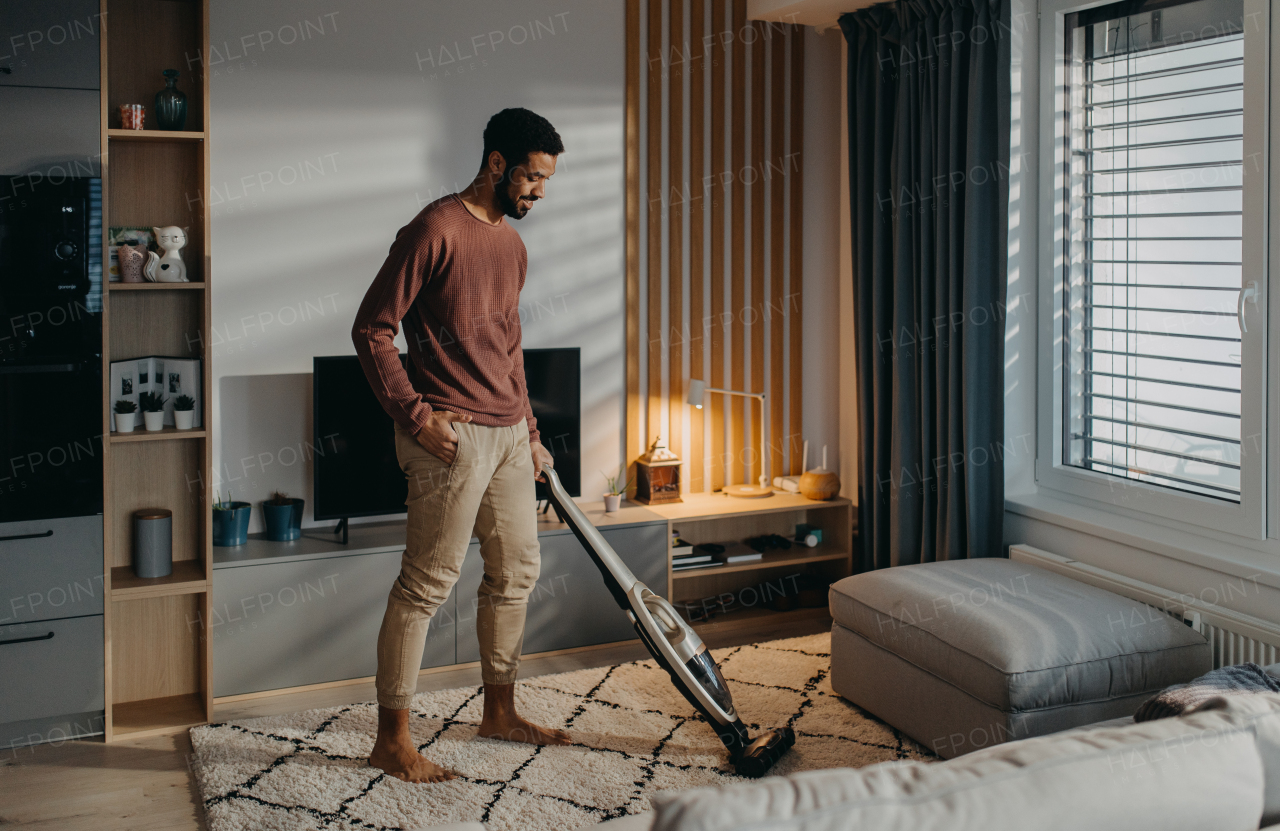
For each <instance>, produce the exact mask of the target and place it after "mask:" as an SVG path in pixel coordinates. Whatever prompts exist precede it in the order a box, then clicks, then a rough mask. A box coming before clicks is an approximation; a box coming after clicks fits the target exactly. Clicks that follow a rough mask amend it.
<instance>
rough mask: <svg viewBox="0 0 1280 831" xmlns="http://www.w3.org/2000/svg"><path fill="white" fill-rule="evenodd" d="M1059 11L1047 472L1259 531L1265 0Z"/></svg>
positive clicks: (1051, 93) (1052, 30)
mask: <svg viewBox="0 0 1280 831" xmlns="http://www.w3.org/2000/svg"><path fill="white" fill-rule="evenodd" d="M1046 5H1047V6H1051V7H1053V9H1054V10H1055V11H1050V9H1049V8H1046V9H1045V11H1050V13H1049V14H1047V15H1045V17H1047V18H1049V21H1050V25H1048V26H1044V25H1043V24H1042V30H1041V49H1042V50H1044V51H1045V52H1047V53H1048V54H1049V55H1052V56H1053V61H1054V65H1055V71H1054V72H1053V73H1052V74H1051V75H1050V77H1049V78H1047V79H1046V83H1047V86H1046V87H1044V89H1045V92H1046V93H1047V94H1046V96H1045V99H1044V100H1045V101H1046V103H1047V104H1049V107H1050V109H1049V110H1047V112H1046V118H1047V119H1048V120H1047V121H1045V122H1042V123H1044V124H1045V125H1046V126H1048V125H1050V124H1052V125H1053V132H1052V133H1050V134H1049V138H1051V139H1052V140H1051V141H1048V142H1042V144H1041V147H1042V156H1041V158H1042V160H1043V161H1042V164H1043V165H1044V166H1043V167H1042V178H1041V181H1042V182H1043V183H1045V184H1044V186H1043V189H1042V191H1041V193H1042V194H1043V195H1044V197H1045V198H1046V201H1045V202H1043V203H1042V204H1043V205H1044V208H1043V213H1042V217H1043V221H1044V222H1045V223H1046V224H1043V225H1042V226H1041V228H1042V231H1041V234H1042V237H1041V238H1042V240H1043V241H1044V242H1043V244H1044V245H1045V246H1047V247H1046V248H1042V251H1044V252H1045V256H1046V257H1047V258H1048V259H1047V260H1045V262H1046V264H1049V263H1051V264H1052V271H1051V272H1049V273H1048V274H1051V275H1052V277H1053V282H1052V284H1051V286H1052V292H1053V298H1054V302H1053V304H1052V307H1051V308H1048V307H1042V308H1043V309H1044V310H1045V314H1048V315H1052V317H1051V319H1048V320H1045V321H1043V322H1042V332H1046V333H1048V336H1047V337H1048V339H1047V340H1046V341H1043V342H1044V343H1045V345H1046V347H1047V352H1046V353H1042V354H1044V355H1045V357H1046V359H1047V361H1048V364H1047V365H1042V378H1051V381H1045V382H1044V383H1048V384H1049V386H1048V387H1044V388H1042V389H1043V390H1044V392H1043V395H1044V396H1046V397H1045V398H1044V399H1042V400H1044V401H1045V403H1046V404H1051V406H1049V407H1047V408H1046V409H1045V410H1042V411H1041V412H1042V413H1043V414H1044V417H1045V418H1046V419H1048V421H1046V422H1044V423H1043V424H1042V426H1041V431H1042V432H1041V436H1042V441H1044V442H1047V444H1044V445H1043V446H1042V451H1041V458H1042V459H1043V458H1045V455H1046V453H1045V451H1048V452H1049V453H1051V458H1052V459H1053V464H1052V466H1051V467H1050V468H1049V469H1048V470H1047V471H1046V470H1045V469H1043V468H1041V469H1039V472H1038V473H1037V478H1038V480H1039V481H1040V482H1042V483H1043V484H1045V485H1047V486H1049V487H1051V488H1057V489H1060V490H1065V491H1068V492H1073V493H1076V494H1078V495H1081V496H1087V497H1090V498H1094V499H1098V500H1101V501H1106V502H1108V503H1111V504H1121V503H1122V504H1123V505H1124V507H1126V508H1127V509H1132V510H1135V511H1139V512H1146V513H1155V514H1161V515H1163V516H1165V517H1168V518H1171V519H1176V520H1180V521H1182V522H1185V523H1188V524H1194V525H1200V526H1208V527H1216V528H1218V529H1220V530H1224V531H1229V532H1231V533H1235V534H1243V535H1246V536H1250V537H1255V538H1260V537H1262V536H1263V535H1264V533H1265V526H1264V516H1263V514H1264V495H1265V488H1264V484H1265V475H1266V465H1265V457H1266V450H1267V447H1266V441H1265V429H1264V428H1265V421H1266V395H1267V393H1266V389H1267V383H1266V381H1267V360H1266V349H1267V345H1266V337H1265V336H1266V326H1267V322H1266V307H1265V302H1264V300H1265V291H1266V238H1267V223H1266V205H1267V153H1266V150H1267V138H1268V132H1267V110H1268V105H1267V94H1268V93H1267V85H1266V79H1267V77H1268V74H1269V69H1268V58H1269V50H1270V44H1269V42H1268V31H1269V25H1270V24H1269V5H1268V4H1267V3H1266V2H1265V0H1191V2H1182V3H1178V2H1172V3H1171V2H1168V0H1127V1H1126V2H1122V3H1114V4H1112V5H1109V6H1101V7H1094V8H1089V9H1080V8H1079V3H1078V1H1077V2H1076V3H1075V4H1074V6H1075V7H1074V8H1073V5H1072V0H1046ZM1055 12H1056V13H1055ZM1049 102H1052V103H1049ZM1048 274H1047V276H1048ZM1045 324H1047V325H1045ZM1046 428H1048V429H1046Z"/></svg>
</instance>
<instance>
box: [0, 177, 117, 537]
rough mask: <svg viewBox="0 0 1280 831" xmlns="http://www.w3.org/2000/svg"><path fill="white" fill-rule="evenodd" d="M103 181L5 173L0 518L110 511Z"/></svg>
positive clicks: (0, 199) (0, 262) (0, 255)
mask: <svg viewBox="0 0 1280 831" xmlns="http://www.w3.org/2000/svg"><path fill="white" fill-rule="evenodd" d="M101 240H102V182H101V180H100V179H89V178H61V179H57V180H54V179H49V178H45V177H42V176H40V175H39V174H32V175H31V176H0V522H10V521H14V520H23V519H50V518H54V517H63V516H84V515H87V514H96V513H101V512H102V441H103V437H102V416H103V409H102V407H103V403H102V245H101Z"/></svg>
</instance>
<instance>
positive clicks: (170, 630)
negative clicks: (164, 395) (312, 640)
mask: <svg viewBox="0 0 1280 831" xmlns="http://www.w3.org/2000/svg"><path fill="white" fill-rule="evenodd" d="M100 11H101V18H100V20H101V26H102V37H101V42H102V58H101V60H102V99H101V102H102V107H101V131H102V132H101V136H102V150H103V155H102V178H103V208H104V211H103V212H104V219H103V223H102V224H103V248H104V252H103V253H104V257H105V254H106V250H105V249H106V235H107V231H108V228H110V227H112V226H121V225H141V226H164V225H178V226H182V227H185V228H186V229H187V246H186V248H184V249H183V252H182V254H183V260H184V262H185V263H186V266H187V276H188V279H190V280H191V281H192V282H189V283H108V284H107V291H106V292H104V297H103V307H104V309H103V367H102V370H103V372H102V375H103V384H104V390H103V392H104V395H103V401H104V403H105V405H106V406H105V408H104V412H103V434H104V435H107V436H108V441H107V442H105V446H104V454H103V455H104V459H103V462H104V476H105V498H104V505H103V525H104V534H105V540H104V551H105V556H104V563H103V566H104V572H105V575H106V591H107V595H106V596H107V599H108V601H109V602H108V603H107V604H106V620H105V627H106V639H105V642H106V643H105V662H106V678H105V682H106V740H107V741H111V740H112V739H114V738H120V737H122V736H129V737H140V736H146V735H153V734H159V733H166V732H172V731H177V730H182V729H184V728H186V727H189V726H190V725H193V724H199V723H202V722H204V721H206V720H208V717H209V714H210V712H211V711H212V706H213V698H212V694H213V685H212V683H211V679H210V674H211V670H212V652H211V650H210V648H209V603H210V595H211V587H212V584H213V572H212V566H213V558H212V555H211V551H212V542H213V540H212V528H211V524H210V510H211V507H212V505H211V499H210V489H209V486H208V483H209V482H210V476H211V470H212V448H211V445H210V437H209V433H208V431H207V429H202V428H197V429H194V430H175V429H173V428H166V429H165V430H162V431H159V432H155V433H148V432H146V431H137V432H134V433H113V432H110V430H111V415H110V407H111V404H112V403H113V402H114V400H115V397H114V396H113V395H112V392H113V391H112V390H111V389H110V388H109V387H110V363H111V362H112V361H118V360H127V359H130V358H137V357H142V356H146V355H172V356H181V357H199V358H201V359H202V371H201V378H202V384H203V395H202V401H203V406H204V408H205V409H204V412H203V413H201V423H202V424H205V425H207V424H208V423H209V409H208V408H209V401H210V399H211V397H212V396H211V392H212V384H211V381H210V379H211V377H212V372H211V370H212V366H211V352H210V347H209V338H208V336H207V333H208V332H209V331H210V328H211V327H210V311H211V303H210V282H209V281H210V279H211V270H210V257H209V250H210V243H209V216H208V213H207V211H205V209H204V200H203V199H202V198H201V196H202V195H203V194H205V193H207V192H208V185H209V132H208V129H209V88H208V77H207V74H206V73H205V71H204V66H203V65H202V64H200V63H198V62H194V61H192V60H190V58H191V56H198V55H207V54H209V5H208V0H100ZM165 69H177V70H179V72H180V73H181V75H180V76H179V79H178V88H179V89H180V90H182V91H183V92H184V93H186V95H187V124H186V127H187V129H186V130H183V131H181V132H166V131H162V130H159V129H157V125H156V123H155V113H154V106H153V99H154V97H155V93H156V92H157V91H158V90H160V89H161V88H162V87H163V86H164V78H163V77H162V75H161V72H162V71H163V70H165ZM138 103H140V104H144V105H146V108H147V121H146V124H145V127H146V129H144V130H137V131H134V130H122V129H120V124H119V107H120V105H121V104H138ZM151 507H162V508H168V509H170V510H171V511H173V558H174V564H173V574H171V575H170V576H168V577H163V578H159V579H155V580H144V579H141V578H139V577H137V576H136V575H135V574H134V573H133V569H132V567H131V566H130V559H131V557H130V552H131V548H132V533H133V529H132V515H133V512H134V511H135V510H137V509H139V508H151Z"/></svg>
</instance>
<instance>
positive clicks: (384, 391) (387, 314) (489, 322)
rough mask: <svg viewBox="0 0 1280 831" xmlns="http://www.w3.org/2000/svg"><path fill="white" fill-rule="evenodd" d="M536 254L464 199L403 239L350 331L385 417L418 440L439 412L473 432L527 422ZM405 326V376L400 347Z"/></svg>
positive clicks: (534, 436)
mask: <svg viewBox="0 0 1280 831" xmlns="http://www.w3.org/2000/svg"><path fill="white" fill-rule="evenodd" d="M528 262H529V258H528V254H527V253H526V252H525V248H524V243H523V242H522V241H521V240H520V235H519V234H517V233H516V230H515V229H514V228H512V227H511V226H510V225H509V224H507V221H506V219H505V218H504V219H503V220H502V222H500V223H498V224H497V225H490V224H489V223H488V222H485V221H484V220H482V219H479V218H477V217H476V216H474V215H473V214H472V213H471V212H470V211H469V210H467V208H466V206H465V205H463V204H462V200H461V199H460V198H459V197H458V196H457V194H451V195H449V196H446V197H444V198H442V199H437V200H436V201H435V202H432V203H431V204H430V205H428V206H427V207H425V208H423V209H422V212H421V213H419V214H418V215H417V216H416V217H414V219H413V221H412V222H410V223H409V224H408V225H406V226H404V227H403V228H401V229H400V230H399V232H397V233H396V240H395V242H393V243H392V244H391V251H390V253H388V254H387V260H386V262H384V263H383V264H382V268H381V269H380V270H379V271H378V276H377V277H374V278H373V285H371V286H369V290H368V291H367V292H365V295H364V301H363V302H362V303H361V304H360V310H359V311H358V312H357V313H356V322H355V326H354V328H352V330H351V340H352V341H354V342H355V346H356V354H358V355H359V356H360V364H361V366H363V367H364V373H365V375H366V376H367V377H368V379H369V384H370V385H371V386H372V387H373V392H374V394H375V395H377V397H378V400H379V401H380V402H382V406H383V408H384V409H385V410H386V411H387V412H388V413H389V414H390V415H391V417H392V418H393V419H395V420H396V422H397V423H398V424H399V425H400V426H401V427H403V428H405V429H406V430H408V431H409V432H410V433H411V434H415V435H416V434H417V432H418V431H419V430H420V429H422V425H423V424H425V423H426V420H427V416H428V414H429V413H430V412H431V411H432V410H433V409H436V408H439V409H442V410H449V411H451V412H455V413H467V414H469V415H470V416H471V420H472V423H474V424H481V425H484V426H487V427H510V426H511V425H513V424H518V423H520V419H522V418H524V419H527V420H528V424H529V440H530V441H537V440H538V428H537V422H536V420H535V419H534V417H533V411H532V410H531V409H530V408H529V393H528V390H527V389H526V387H525V380H524V355H523V353H522V352H521V351H520V306H519V303H520V290H521V289H522V288H524V280H525V272H526V269H527V267H528ZM401 321H403V322H404V335H405V340H406V341H407V342H408V344H409V367H408V373H407V374H406V372H405V369H404V368H403V367H402V366H401V364H400V357H399V350H398V349H397V348H396V345H395V343H394V338H395V336H396V332H397V330H398V327H399V325H400V323H401Z"/></svg>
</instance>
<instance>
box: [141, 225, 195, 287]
mask: <svg viewBox="0 0 1280 831" xmlns="http://www.w3.org/2000/svg"><path fill="white" fill-rule="evenodd" d="M151 230H152V232H154V233H155V235H156V247H157V248H159V249H160V250H161V251H163V252H164V254H163V256H161V255H159V254H156V252H154V251H148V252H147V265H146V267H145V268H144V269H143V273H144V274H145V275H146V277H147V279H148V280H150V281H151V282H153V283H187V282H190V281H189V280H188V279H187V267H186V265H185V264H184V263H183V262H182V246H184V245H186V244H187V232H186V231H184V230H182V229H181V228H179V227H178V226H176V225H169V226H166V227H164V228H152V229H151Z"/></svg>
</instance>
